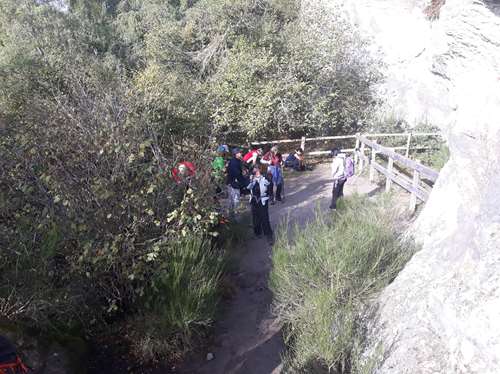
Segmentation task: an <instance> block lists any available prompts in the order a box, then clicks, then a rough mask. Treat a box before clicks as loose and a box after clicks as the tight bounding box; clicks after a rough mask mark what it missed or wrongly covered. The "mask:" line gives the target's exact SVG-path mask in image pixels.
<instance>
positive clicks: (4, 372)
mask: <svg viewBox="0 0 500 374" xmlns="http://www.w3.org/2000/svg"><path fill="white" fill-rule="evenodd" d="M21 373H22V374H25V373H28V367H27V366H26V365H25V364H24V363H23V362H22V361H21V358H20V357H19V356H18V355H17V352H16V349H15V348H14V346H13V345H12V343H11V342H9V341H8V340H7V338H5V337H3V336H1V335H0V374H21Z"/></svg>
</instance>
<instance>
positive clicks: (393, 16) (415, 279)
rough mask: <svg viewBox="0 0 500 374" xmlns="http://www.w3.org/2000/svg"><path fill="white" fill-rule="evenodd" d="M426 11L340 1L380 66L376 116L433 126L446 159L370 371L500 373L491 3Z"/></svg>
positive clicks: (383, 305)
mask: <svg viewBox="0 0 500 374" xmlns="http://www.w3.org/2000/svg"><path fill="white" fill-rule="evenodd" d="M437 3H441V4H442V3H443V1H433V2H432V4H437ZM432 4H430V5H432ZM428 6H429V2H425V1H416V0H415V1H411V0H406V1H405V0H346V1H344V2H343V5H341V7H342V8H343V9H344V10H345V11H346V12H347V13H348V15H349V17H350V20H351V21H352V22H353V23H355V24H357V25H359V27H360V29H361V31H362V33H363V34H364V35H366V36H369V37H371V38H372V39H373V41H374V42H375V46H376V50H377V51H375V50H374V53H381V54H382V55H383V56H384V60H385V61H386V63H387V80H386V82H385V83H384V85H383V86H382V87H381V93H382V95H383V96H384V97H385V99H386V102H387V105H386V108H385V109H384V111H383V113H382V116H387V115H395V116H397V117H400V118H402V119H405V120H407V121H408V123H410V124H412V123H415V124H416V123H421V122H430V123H431V124H434V125H438V126H439V127H440V128H441V129H442V131H443V134H444V135H445V137H446V138H447V141H448V144H449V147H450V152H451V158H450V161H449V162H448V163H447V165H446V166H445V168H444V169H443V170H442V172H441V175H440V178H439V180H438V182H437V184H436V185H435V187H434V190H433V192H432V194H431V197H430V199H429V201H428V203H427V205H426V206H425V208H424V210H423V212H422V213H421V215H420V217H419V218H418V220H417V222H416V224H415V227H414V234H415V237H416V238H417V239H418V240H419V241H420V242H421V243H422V250H421V251H420V252H418V253H417V254H416V255H415V256H414V258H413V259H412V260H411V261H410V262H409V264H408V265H407V267H406V268H405V269H404V270H403V271H402V272H401V273H400V275H399V276H398V277H397V279H396V280H395V281H394V282H393V283H392V284H391V285H390V286H389V287H388V288H387V289H386V290H385V291H384V292H383V294H382V295H381V297H380V300H379V301H380V309H379V321H378V324H377V327H376V328H375V329H374V330H373V331H372V336H371V338H372V339H373V341H374V343H382V347H383V349H384V352H385V354H384V356H385V357H384V360H383V361H382V363H381V364H380V367H379V368H378V371H377V372H380V373H391V374H392V373H394V374H402V373H415V374H416V373H419V374H426V373H443V374H446V373H481V374H486V373H491V374H493V373H500V1H498V0H497V1H486V0H484V1H480V0H447V1H446V2H444V5H443V6H442V7H441V8H440V10H439V18H437V19H435V20H433V21H431V20H429V19H428V18H427V17H426V16H425V14H424V13H425V12H424V11H425V9H426V8H427V7H428ZM427 9H428V8H427Z"/></svg>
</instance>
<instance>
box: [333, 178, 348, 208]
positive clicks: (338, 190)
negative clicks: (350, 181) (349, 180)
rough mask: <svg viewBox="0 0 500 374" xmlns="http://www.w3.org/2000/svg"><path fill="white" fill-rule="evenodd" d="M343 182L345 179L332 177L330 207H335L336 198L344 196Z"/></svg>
mask: <svg viewBox="0 0 500 374" xmlns="http://www.w3.org/2000/svg"><path fill="white" fill-rule="evenodd" d="M344 183H345V179H334V180H333V189H332V203H331V204H330V209H337V200H338V199H339V198H340V197H342V196H344Z"/></svg>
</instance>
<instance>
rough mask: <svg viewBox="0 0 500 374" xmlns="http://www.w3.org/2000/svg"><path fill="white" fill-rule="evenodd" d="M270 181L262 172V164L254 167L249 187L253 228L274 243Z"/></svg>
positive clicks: (256, 232)
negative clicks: (270, 209)
mask: <svg viewBox="0 0 500 374" xmlns="http://www.w3.org/2000/svg"><path fill="white" fill-rule="evenodd" d="M270 185H271V182H269V181H268V180H267V179H266V178H265V177H264V176H263V175H262V174H261V170H260V166H259V165H256V166H254V168H253V175H252V176H251V179H250V184H249V185H248V186H247V188H248V189H249V190H250V196H251V197H250V205H251V206H252V218H253V230H254V233H255V235H256V236H257V237H260V236H261V235H262V233H264V235H265V236H266V237H267V240H268V242H269V244H270V245H272V244H273V231H272V229H271V223H270V222H269V187H270Z"/></svg>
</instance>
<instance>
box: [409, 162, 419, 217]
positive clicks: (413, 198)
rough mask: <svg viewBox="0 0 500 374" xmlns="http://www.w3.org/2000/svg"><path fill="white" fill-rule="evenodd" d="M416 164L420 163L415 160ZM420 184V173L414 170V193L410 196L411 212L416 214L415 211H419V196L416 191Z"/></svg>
mask: <svg viewBox="0 0 500 374" xmlns="http://www.w3.org/2000/svg"><path fill="white" fill-rule="evenodd" d="M415 161H416V162H420V161H418V160H415ZM419 184H420V173H419V172H418V171H417V170H416V169H414V170H413V183H412V187H413V191H411V196H410V212H412V213H413V212H414V211H415V209H417V194H416V191H417V190H418V186H419Z"/></svg>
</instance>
